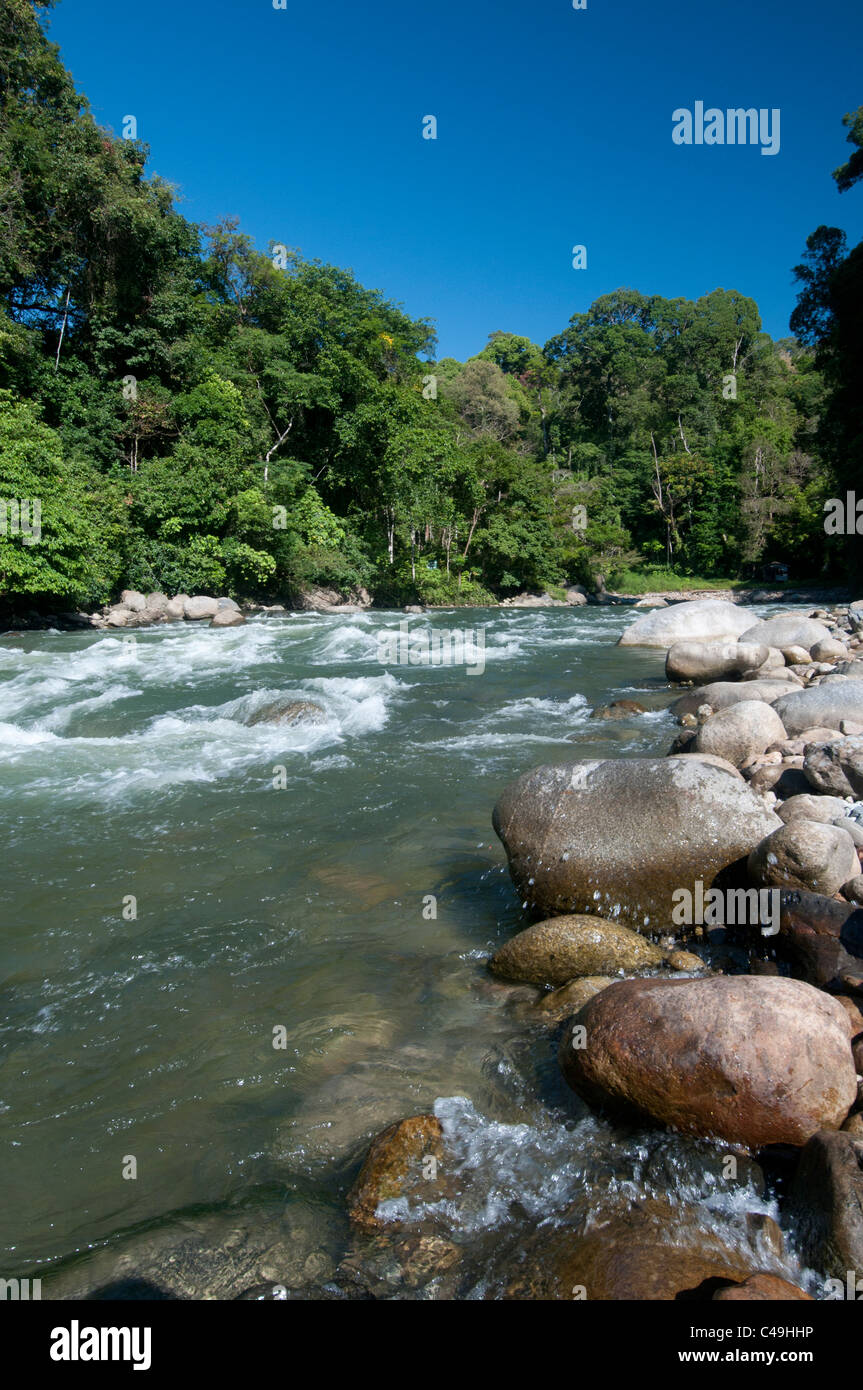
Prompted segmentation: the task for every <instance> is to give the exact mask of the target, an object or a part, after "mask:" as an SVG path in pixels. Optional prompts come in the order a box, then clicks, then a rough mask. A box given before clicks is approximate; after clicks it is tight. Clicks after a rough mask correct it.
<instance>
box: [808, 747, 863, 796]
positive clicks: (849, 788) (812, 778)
mask: <svg viewBox="0 0 863 1390" xmlns="http://www.w3.org/2000/svg"><path fill="white" fill-rule="evenodd" d="M803 771H804V772H805V774H806V779H807V781H808V782H810V783H811V785H812V786H813V787H814V788H815V789H816V791H819V792H829V793H831V795H833V796H854V797H860V796H863V738H860V737H857V738H837V739H833V740H831V742H829V743H810V744H808V745H807V748H806V752H805V754H804V757H803Z"/></svg>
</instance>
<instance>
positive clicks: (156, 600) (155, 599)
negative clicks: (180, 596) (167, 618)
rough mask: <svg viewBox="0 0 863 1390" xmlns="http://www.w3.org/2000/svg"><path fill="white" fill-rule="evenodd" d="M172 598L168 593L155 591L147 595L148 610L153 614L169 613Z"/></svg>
mask: <svg viewBox="0 0 863 1390" xmlns="http://www.w3.org/2000/svg"><path fill="white" fill-rule="evenodd" d="M169 603H170V599H169V598H168V595H167V594H162V593H158V592H157V593H153V594H148V595H147V612H148V613H153V614H160V613H162V614H167V612H168V605H169Z"/></svg>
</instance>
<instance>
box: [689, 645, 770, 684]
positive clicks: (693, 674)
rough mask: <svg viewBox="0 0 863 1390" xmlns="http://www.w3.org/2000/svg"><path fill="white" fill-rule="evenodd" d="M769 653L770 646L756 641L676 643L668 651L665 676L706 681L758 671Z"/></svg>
mask: <svg viewBox="0 0 863 1390" xmlns="http://www.w3.org/2000/svg"><path fill="white" fill-rule="evenodd" d="M768 655H769V653H768V649H767V647H765V646H763V645H761V644H759V643H757V642H756V643H751V642H745V643H744V642H676V643H675V645H674V646H673V647H669V649H668V652H667V654H666V657H665V675H666V679H667V680H670V681H698V682H699V683H701V684H704V683H706V682H708V681H718V680H721V679H722V677H723V676H729V675H742V674H743V673H744V671H757V670H758V668H759V667H760V666H763V665H764V663H765V662H766V661H767V659H768Z"/></svg>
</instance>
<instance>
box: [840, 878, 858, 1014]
mask: <svg viewBox="0 0 863 1390" xmlns="http://www.w3.org/2000/svg"><path fill="white" fill-rule="evenodd" d="M842 896H843V898H847V899H848V901H849V903H857V904H858V905H859V904H860V903H863V874H855V875H854V877H853V878H849V880H848V882H847V883H843V884H842ZM860 1028H861V1031H863V1022H861V1024H860Z"/></svg>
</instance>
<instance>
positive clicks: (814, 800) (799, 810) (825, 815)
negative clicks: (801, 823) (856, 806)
mask: <svg viewBox="0 0 863 1390" xmlns="http://www.w3.org/2000/svg"><path fill="white" fill-rule="evenodd" d="M847 809H848V805H847V802H845V801H843V800H842V799H841V797H838V796H810V795H809V794H808V793H806V792H804V793H803V794H802V795H800V796H789V798H788V800H787V801H784V802H783V803H782V805H781V806H780V807H778V808H777V812H776V814H777V815H778V817H779V819H780V820H782V821H784V822H785V824H786V825H787V824H788V822H789V821H792V820H796V819H797V817H798V816H802V817H803V818H804V820H817V821H821V823H822V824H823V825H832V824H833V822H834V821H836V820H838V819H839V817H841V816H844V815H845V812H846V811H847Z"/></svg>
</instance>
